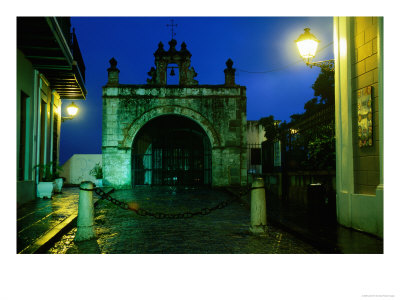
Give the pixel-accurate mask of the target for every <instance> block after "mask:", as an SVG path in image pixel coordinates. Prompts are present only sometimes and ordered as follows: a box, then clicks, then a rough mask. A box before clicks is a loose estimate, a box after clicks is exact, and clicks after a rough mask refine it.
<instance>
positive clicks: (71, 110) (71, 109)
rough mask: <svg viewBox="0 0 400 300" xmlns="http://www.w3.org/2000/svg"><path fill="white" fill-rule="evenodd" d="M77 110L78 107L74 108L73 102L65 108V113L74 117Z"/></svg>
mask: <svg viewBox="0 0 400 300" xmlns="http://www.w3.org/2000/svg"><path fill="white" fill-rule="evenodd" d="M78 109H79V108H78V106H76V105H75V103H74V102H72V103H71V104H70V105H68V106H67V112H68V114H69V115H70V116H71V117H75V115H76V114H77V113H78Z"/></svg>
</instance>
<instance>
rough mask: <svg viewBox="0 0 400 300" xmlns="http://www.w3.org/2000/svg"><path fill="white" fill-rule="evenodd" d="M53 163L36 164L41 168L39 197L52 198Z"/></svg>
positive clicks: (38, 187) (37, 193) (38, 186)
mask: <svg viewBox="0 0 400 300" xmlns="http://www.w3.org/2000/svg"><path fill="white" fill-rule="evenodd" d="M52 166H53V164H52V163H48V164H39V165H36V166H35V167H37V168H38V169H39V174H40V175H39V176H40V178H39V183H38V185H37V191H36V196H37V197H38V198H51V196H52V194H53V174H52Z"/></svg>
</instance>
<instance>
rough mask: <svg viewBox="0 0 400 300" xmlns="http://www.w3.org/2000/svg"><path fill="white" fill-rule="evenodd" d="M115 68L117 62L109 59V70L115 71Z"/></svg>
mask: <svg viewBox="0 0 400 300" xmlns="http://www.w3.org/2000/svg"><path fill="white" fill-rule="evenodd" d="M116 68H117V60H116V59H115V58H114V57H113V58H111V59H110V69H116Z"/></svg>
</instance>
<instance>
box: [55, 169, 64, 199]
mask: <svg viewBox="0 0 400 300" xmlns="http://www.w3.org/2000/svg"><path fill="white" fill-rule="evenodd" d="M52 167H53V181H54V192H55V193H61V189H62V187H63V184H64V178H62V177H61V176H60V172H61V171H62V169H63V168H62V167H61V166H60V165H59V164H57V163H56V162H54V163H53V166H52Z"/></svg>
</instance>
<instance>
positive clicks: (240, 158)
mask: <svg viewBox="0 0 400 300" xmlns="http://www.w3.org/2000/svg"><path fill="white" fill-rule="evenodd" d="M176 44H177V42H176V40H174V39H172V40H171V41H170V42H169V46H170V47H169V49H168V50H167V51H166V50H164V46H163V44H162V43H160V44H159V46H158V49H157V51H156V52H155V53H154V57H155V65H156V67H155V68H154V67H152V68H151V70H150V72H149V73H148V74H149V76H150V77H151V78H149V79H148V80H147V82H148V83H147V84H146V85H131V84H121V83H119V72H120V71H119V69H118V68H117V67H116V65H117V62H116V60H115V59H111V60H110V68H109V69H108V82H107V84H106V85H105V86H104V87H103V141H102V153H103V174H104V182H105V184H106V185H107V184H108V185H111V186H114V187H117V188H131V187H132V186H133V187H134V186H135V185H146V184H148V185H210V186H230V185H238V186H240V185H245V184H246V181H247V153H246V151H247V142H246V140H247V139H246V88H245V87H244V86H239V85H237V84H236V83H235V69H234V68H232V65H233V62H232V60H230V59H229V60H228V61H227V62H226V66H227V68H226V69H225V70H224V73H225V84H223V85H199V84H198V82H197V80H196V79H195V77H196V75H197V74H196V72H195V71H194V68H193V67H191V66H190V64H191V61H190V57H191V54H190V52H189V51H188V50H187V48H186V44H185V43H182V44H181V49H180V50H177V49H176ZM169 70H171V73H172V74H173V73H174V72H175V70H177V73H178V74H177V75H178V76H179V83H178V84H175V85H170V84H168V82H167V78H168V77H167V71H168V72H169Z"/></svg>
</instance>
